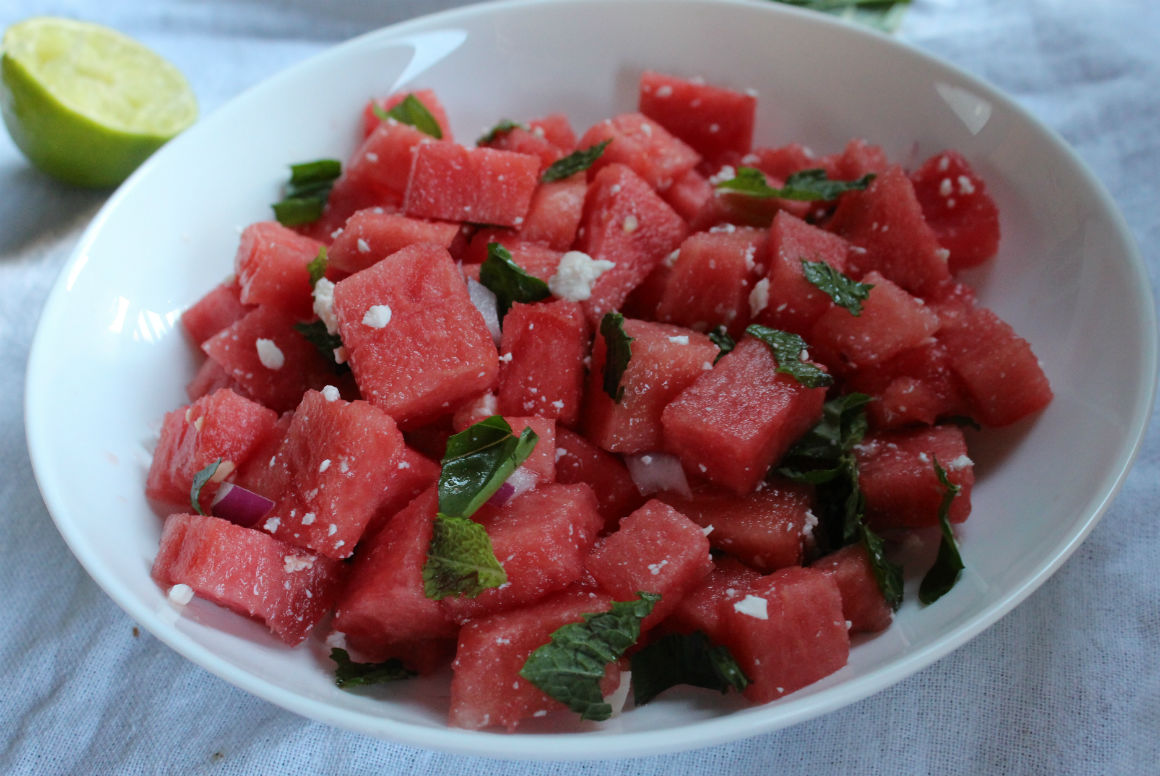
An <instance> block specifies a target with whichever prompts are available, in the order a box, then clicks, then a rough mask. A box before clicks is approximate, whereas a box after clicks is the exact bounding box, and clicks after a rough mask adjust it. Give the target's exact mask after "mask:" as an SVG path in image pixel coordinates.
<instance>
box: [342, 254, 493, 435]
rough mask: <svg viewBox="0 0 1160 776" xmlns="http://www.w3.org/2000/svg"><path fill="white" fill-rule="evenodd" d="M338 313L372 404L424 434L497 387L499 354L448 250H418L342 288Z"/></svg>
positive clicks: (388, 260) (386, 261)
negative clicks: (424, 428)
mask: <svg viewBox="0 0 1160 776" xmlns="http://www.w3.org/2000/svg"><path fill="white" fill-rule="evenodd" d="M334 312H335V315H336V316H337V317H338V327H339V332H340V334H341V336H342V341H343V343H344V345H345V347H346V349H347V352H348V354H349V359H350V365H351V370H352V371H353V372H354V377H355V380H356V381H357V382H358V384H359V389H360V390H361V391H362V394H363V396H364V397H366V399H367V400H368V401H370V402H372V403H373V404H375V405H377V406H379V407H381V408H382V409H384V410H385V411H386V412H388V413H389V414H390V415H391V416H392V417H394V418H395V419H396V421H397V422H398V423H399V424H400V425H401V426H402V427H403V428H417V427H418V426H421V425H423V424H425V423H427V422H430V421H431V420H433V419H435V418H437V417H439V416H440V415H449V414H451V412H452V410H453V407H454V405H455V404H456V403H458V402H460V401H462V400H464V399H466V398H468V397H470V396H473V395H475V394H478V393H480V392H482V391H486V390H488V389H490V388H491V386H492V384H493V383H494V381H495V378H496V374H497V372H498V371H499V361H498V353H497V352H496V349H495V344H494V342H493V341H492V338H491V334H490V333H488V330H487V325H486V324H485V323H484V322H483V317H482V316H481V315H480V314H479V311H478V310H476V309H475V307H474V306H473V305H472V304H471V299H470V297H469V296H468V294H467V286H466V285H464V282H463V279H462V276H461V275H460V274H459V269H458V268H457V267H456V266H455V264H454V262H452V261H451V256H450V255H449V254H448V253H447V251H445V250H444V249H442V248H440V247H438V246H435V245H429V244H416V245H410V246H408V247H406V248H403V249H402V250H400V251H396V252H395V253H393V254H391V255H390V256H388V257H387V258H385V259H383V260H382V261H380V262H379V263H378V264H375V265H374V266H373V267H371V268H370V269H366V270H363V271H362V272H359V273H357V274H354V275H351V276H350V277H349V278H346V279H345V280H341V281H339V282H338V283H337V284H336V285H335V288H334Z"/></svg>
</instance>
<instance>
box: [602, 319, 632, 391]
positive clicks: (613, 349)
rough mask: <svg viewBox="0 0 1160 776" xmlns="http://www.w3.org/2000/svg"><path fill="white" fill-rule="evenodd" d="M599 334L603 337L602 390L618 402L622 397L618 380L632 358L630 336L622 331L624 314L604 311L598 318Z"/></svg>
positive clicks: (621, 386)
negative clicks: (602, 315)
mask: <svg viewBox="0 0 1160 776" xmlns="http://www.w3.org/2000/svg"><path fill="white" fill-rule="evenodd" d="M600 336H601V337H604V345H605V355H604V392H605V393H606V394H608V396H609V397H610V398H611V399H612V400H613V401H614V402H617V403H619V402H620V400H621V399H622V398H623V397H624V386H623V385H621V384H620V380H621V378H622V377H624V370H625V369H627V368H628V362H629V360H631V359H632V337H630V336H628V335H627V334H625V332H624V316H623V315H621V314H620V313H605V314H604V317H603V318H601V319H600Z"/></svg>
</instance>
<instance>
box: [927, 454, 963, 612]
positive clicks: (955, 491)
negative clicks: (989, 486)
mask: <svg viewBox="0 0 1160 776" xmlns="http://www.w3.org/2000/svg"><path fill="white" fill-rule="evenodd" d="M934 473H935V474H936V475H938V481H939V482H940V483H941V484H942V486H943V488H944V491H943V497H942V502H941V503H939V506H938V524H939V528H940V529H941V530H942V538H941V539H940V540H939V543H938V556H937V557H936V558H935V560H934V565H933V566H931V567H930V570H929V571H927V572H926V576H924V577H923V578H922V583H921V584H919V586H918V600H920V601H922V602H923V603H924V604H933V603H934V602H935V601H937V600H938V599H940V598H942V597H943V596H944V595H945V594H946V593H947V592H948V591H949V590H950V589H951V588H952V587H954V586H955V582H957V581H958V579H959V574H960V572H962V570H963V568H964V566H963V558H962V556H961V555H959V547H958V544H956V543H955V532H954V530H953V529H952V528H951V502H952V501H954V500H955V496H957V495H959V491H960V490H962V488H961V487H960V486H958V485H955V484H954V483H953V482H951V481H950V480H949V479H948V478H947V473H946V470H945V469H943V467H942V465H941V464H939V462H938V459H937V458H936V459H935V460H934Z"/></svg>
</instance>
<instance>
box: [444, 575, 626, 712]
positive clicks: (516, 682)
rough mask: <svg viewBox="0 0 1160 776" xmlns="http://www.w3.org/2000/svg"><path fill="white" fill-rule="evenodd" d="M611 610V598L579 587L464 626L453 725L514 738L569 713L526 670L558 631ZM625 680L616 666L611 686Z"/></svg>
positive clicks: (453, 694) (455, 667)
mask: <svg viewBox="0 0 1160 776" xmlns="http://www.w3.org/2000/svg"><path fill="white" fill-rule="evenodd" d="M611 607H612V599H611V598H610V597H609V596H608V595H606V594H604V593H600V592H596V591H594V590H592V589H588V588H579V587H577V588H573V589H571V590H568V591H565V592H562V593H559V594H557V595H555V596H552V597H551V598H549V599H547V600H545V601H541V602H540V603H537V604H533V605H532V606H529V607H526V608H523V609H519V610H516V611H510V612H503V613H501V614H495V615H492V616H490V617H484V618H481V619H478V620H472V621H471V622H469V623H467V624H466V625H464V626H463V628H462V629H461V630H460V631H459V646H458V648H457V649H456V652H455V661H454V662H453V663H452V664H451V667H452V669H453V671H454V673H453V675H452V677H451V714H450V719H449V721H450V724H452V725H453V726H455V727H461V728H469V729H472V730H478V729H481V728H487V727H495V726H499V727H504V728H507V730H508V731H509V732H510V731H513V730H515V729H516V728H517V727H518V726H519V723H520V721H521V720H524V719H527V718H530V717H533V716H542V715H543V714H546V713H548V712H551V711H557V710H560V709H563V708H565V707H564V705H563V704H561V703H560V702H559V701H556V700H553V699H552V698H549V697H548V696H547V695H545V694H544V693H543V692H542V691H541V690H540V689H539V688H538V687H536V686H535V685H534V684H532V683H531V682H529V681H528V680H526V679H524V678H523V677H521V676H520V670H521V669H522V668H523V667H524V663H525V662H527V659H528V656H529V655H530V654H532V652H534V651H535V650H537V649H539V648H540V647H542V646H543V645H544V644H547V643H548V641H550V640H551V636H552V633H553V632H554V631H556V630H557V629H558V628H560V627H562V626H564V625H567V624H568V623H571V622H582V621H583V619H584V615H585V614H592V613H596V612H606V611H608V610H609V609H610V608H611ZM619 675H620V672H619V670H618V669H617V667H616V664H615V663H614V664H612V665H611V666H610V668H609V673H608V674H606V680H605V681H606V685H611V686H612V687H615V684H616V682H618V680H619Z"/></svg>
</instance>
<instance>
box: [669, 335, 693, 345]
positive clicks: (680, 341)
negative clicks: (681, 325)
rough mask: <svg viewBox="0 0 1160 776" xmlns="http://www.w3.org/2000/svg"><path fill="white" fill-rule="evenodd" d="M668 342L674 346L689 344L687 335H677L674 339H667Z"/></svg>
mask: <svg viewBox="0 0 1160 776" xmlns="http://www.w3.org/2000/svg"><path fill="white" fill-rule="evenodd" d="M669 342H671V343H673V344H674V345H688V344H689V335H688V334H678V335H676V336H675V337H669Z"/></svg>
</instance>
